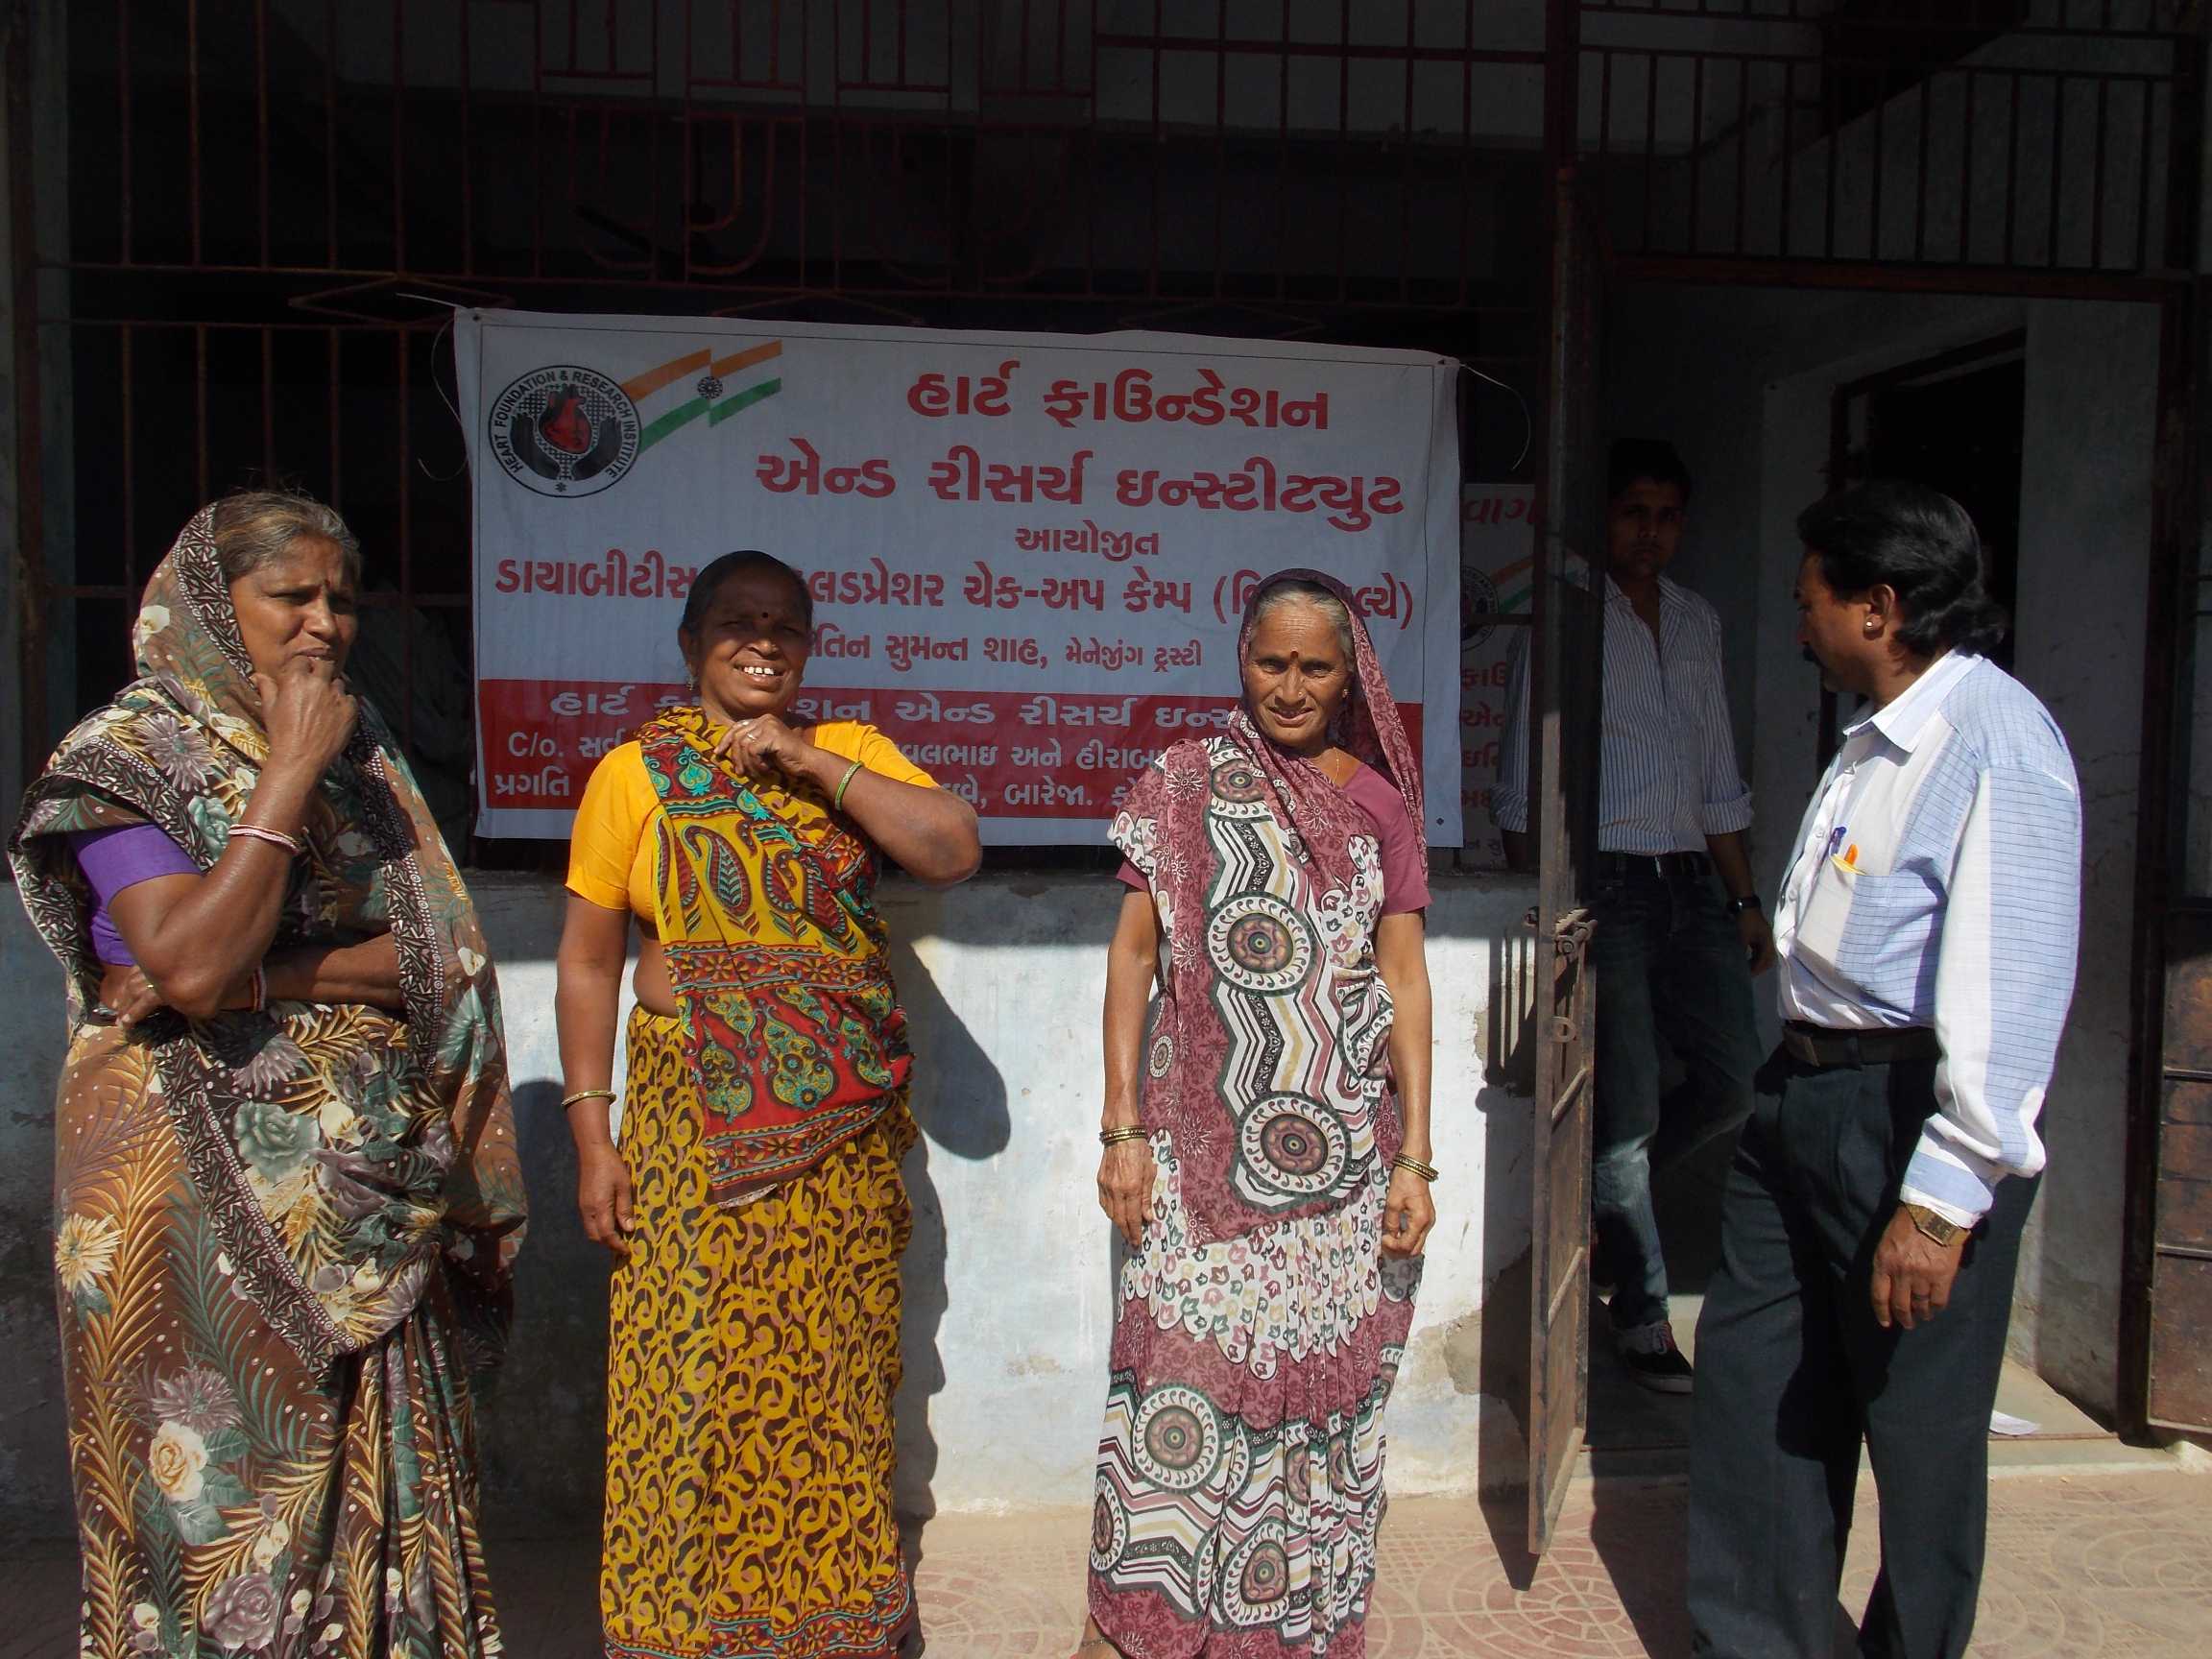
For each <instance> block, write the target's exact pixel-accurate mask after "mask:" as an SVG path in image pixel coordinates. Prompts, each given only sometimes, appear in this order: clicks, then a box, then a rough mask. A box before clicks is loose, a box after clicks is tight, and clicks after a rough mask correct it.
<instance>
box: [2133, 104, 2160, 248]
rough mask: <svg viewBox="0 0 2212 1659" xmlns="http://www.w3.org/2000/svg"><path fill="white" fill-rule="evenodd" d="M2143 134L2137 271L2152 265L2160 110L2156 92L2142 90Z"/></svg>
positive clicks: (2137, 164)
mask: <svg viewBox="0 0 2212 1659" xmlns="http://www.w3.org/2000/svg"><path fill="white" fill-rule="evenodd" d="M2141 92H2142V96H2143V135H2142V140H2141V142H2140V143H2139V144H2138V145H2137V146H2136V151H2135V269H2136V270H2138V271H2140V270H2142V269H2143V268H2144V267H2145V266H2147V265H2149V264H2150V263H2151V143H2152V113H2153V112H2154V111H2155V110H2156V108H2157V107H2158V99H2157V89H2156V88H2155V87H2152V86H2144V87H2142V88H2141Z"/></svg>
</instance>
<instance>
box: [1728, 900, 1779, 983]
mask: <svg viewBox="0 0 2212 1659" xmlns="http://www.w3.org/2000/svg"><path fill="white" fill-rule="evenodd" d="M1736 932H1737V935H1738V937H1740V938H1741V939H1742V940H1743V956H1744V959H1745V960H1746V961H1747V962H1749V963H1750V964H1751V975H1752V977H1753V978H1757V977H1758V976H1759V975H1760V974H1764V973H1766V972H1767V969H1769V968H1771V967H1773V966H1774V926H1773V924H1772V923H1770V922H1768V921H1767V913H1766V912H1765V911H1763V910H1745V911H1743V913H1742V914H1741V915H1739V916H1738V917H1737V918H1736Z"/></svg>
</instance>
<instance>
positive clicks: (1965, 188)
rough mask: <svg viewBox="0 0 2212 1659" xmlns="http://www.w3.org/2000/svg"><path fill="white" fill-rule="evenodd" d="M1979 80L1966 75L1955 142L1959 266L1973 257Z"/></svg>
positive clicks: (1976, 77) (1973, 73) (1972, 74)
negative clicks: (1961, 124) (1961, 118)
mask: <svg viewBox="0 0 2212 1659" xmlns="http://www.w3.org/2000/svg"><path fill="white" fill-rule="evenodd" d="M1980 81H1981V77H1980V76H1979V75H1978V74H1976V73H1975V71H1973V70H1972V69H1969V70H1967V71H1966V116H1965V122H1966V124H1965V126H1964V127H1963V128H1962V129H1961V130H1960V134H1959V138H1960V143H1959V262H1960V264H1964V263H1966V261H1968V260H1970V259H1972V258H1973V257H1974V95H1975V93H1976V92H1977V91H1978V90H1979V89H1980V85H1979V84H1980Z"/></svg>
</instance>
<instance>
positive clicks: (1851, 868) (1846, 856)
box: [1828, 825, 1859, 876]
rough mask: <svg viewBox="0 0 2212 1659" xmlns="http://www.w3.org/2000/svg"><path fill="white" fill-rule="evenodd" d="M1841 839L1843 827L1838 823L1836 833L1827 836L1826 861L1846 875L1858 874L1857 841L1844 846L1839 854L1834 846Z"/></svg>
mask: <svg viewBox="0 0 2212 1659" xmlns="http://www.w3.org/2000/svg"><path fill="white" fill-rule="evenodd" d="M1842 839H1843V827H1842V826H1841V825H1838V826H1837V827H1836V833H1835V834H1833V835H1831V836H1829V837H1828V862H1829V863H1831V864H1833V865H1835V866H1836V868H1837V869H1839V870H1840V871H1842V872H1843V874H1844V875H1846V876H1856V875H1858V874H1859V843H1858V842H1856V841H1854V842H1852V843H1851V844H1850V846H1848V847H1846V848H1844V850H1843V853H1842V854H1841V855H1840V856H1839V855H1838V854H1837V852H1836V848H1837V846H1838V845H1839V843H1840V842H1841V841H1842Z"/></svg>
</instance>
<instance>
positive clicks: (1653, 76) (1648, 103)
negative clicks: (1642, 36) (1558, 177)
mask: <svg viewBox="0 0 2212 1659" xmlns="http://www.w3.org/2000/svg"><path fill="white" fill-rule="evenodd" d="M1647 63H1648V65H1649V67H1648V68H1647V69H1646V71H1645V74H1644V236H1643V240H1642V241H1641V242H1640V243H1639V244H1638V246H1639V247H1640V248H1642V249H1643V250H1644V251H1645V252H1650V249H1651V198H1652V196H1653V194H1654V193H1655V192H1656V190H1657V188H1658V180H1659V55H1658V54H1657V53H1653V54H1652V55H1651V57H1650V58H1649V59H1648V60H1647ZM1577 136H1579V134H1577Z"/></svg>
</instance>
